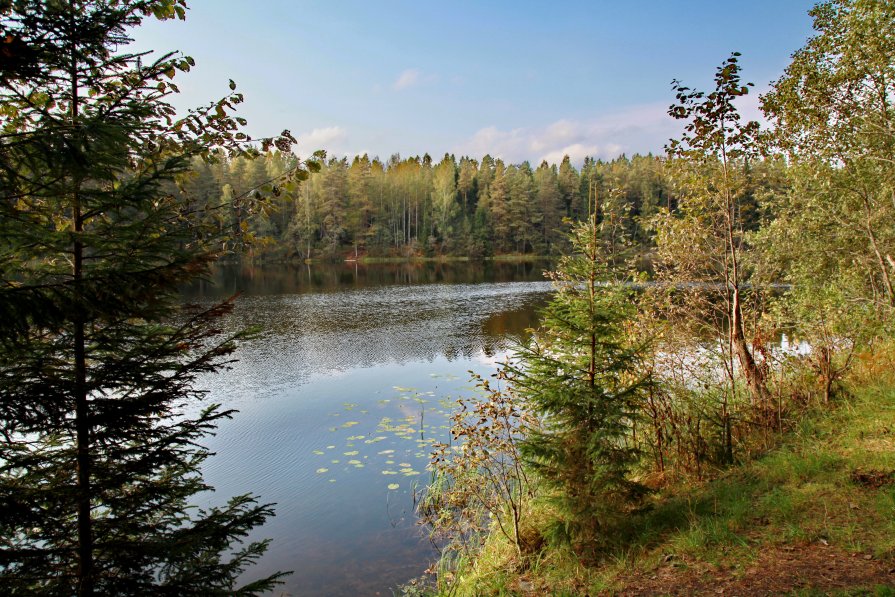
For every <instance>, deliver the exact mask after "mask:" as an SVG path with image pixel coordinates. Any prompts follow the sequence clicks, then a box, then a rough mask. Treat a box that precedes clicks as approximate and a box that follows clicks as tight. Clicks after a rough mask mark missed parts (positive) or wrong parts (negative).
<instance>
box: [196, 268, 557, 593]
mask: <svg viewBox="0 0 895 597" xmlns="http://www.w3.org/2000/svg"><path fill="white" fill-rule="evenodd" d="M546 266H547V264H545V263H502V262H487V263H484V264H474V263H421V264H382V265H368V266H364V265H360V264H356V263H345V264H336V265H311V266H297V267H295V266H292V267H287V266H276V267H271V266H268V267H264V268H259V267H254V268H253V267H250V266H220V267H218V268H217V269H216V270H215V271H214V272H213V276H212V278H211V279H209V280H207V281H204V282H201V283H197V284H196V285H195V286H193V287H191V288H189V289H187V290H185V292H184V294H185V296H186V298H187V300H190V301H193V302H200V303H205V302H212V301H217V300H220V299H221V298H224V297H227V296H230V295H231V294H233V293H236V292H241V295H240V297H239V298H238V299H237V301H236V306H235V309H234V311H233V312H232V314H231V315H230V316H228V318H227V320H226V321H225V322H224V326H225V328H226V329H228V330H237V329H242V328H245V327H249V326H258V327H260V329H261V332H260V334H259V336H258V337H257V338H256V339H253V340H251V341H247V342H245V343H243V344H242V345H241V346H240V348H239V349H238V351H237V353H236V357H237V358H238V359H239V360H238V362H236V363H234V364H233V365H232V368H231V369H230V370H229V371H225V372H223V373H220V374H217V375H214V376H209V377H206V378H203V379H202V380H201V386H202V387H203V388H204V389H207V390H208V391H209V400H210V401H214V402H219V403H221V404H222V405H223V406H224V407H226V408H236V409H238V410H239V411H240V412H239V413H238V414H237V415H236V416H235V417H234V419H233V420H230V421H225V422H224V423H222V424H221V426H220V427H219V429H218V433H217V434H216V435H215V436H214V437H210V438H207V439H206V440H205V444H206V445H207V446H208V447H209V448H210V449H211V450H212V451H214V452H216V455H215V456H213V457H211V458H209V460H208V461H206V464H205V466H204V468H203V470H204V475H205V480H206V481H207V482H208V483H209V484H211V485H212V486H214V487H215V488H216V490H217V491H216V493H215V494H214V495H213V496H211V497H208V496H206V497H205V501H204V502H203V503H202V505H207V504H220V503H223V502H224V501H225V500H226V498H228V497H230V496H233V495H238V494H242V493H249V492H251V493H255V494H256V495H258V496H260V498H261V500H262V502H275V503H276V516H275V517H274V518H272V519H271V520H270V521H268V523H267V524H265V525H264V526H263V527H261V528H259V529H256V530H255V532H254V533H253V535H252V537H251V538H253V539H259V538H265V537H269V538H271V540H272V541H271V544H270V548H269V550H268V552H267V554H266V555H265V556H264V557H263V558H262V559H261V561H260V562H259V563H258V564H257V565H256V566H254V567H253V568H252V569H251V570H250V572H249V573H248V574H247V576H248V577H249V578H257V577H259V576H262V575H266V574H270V573H272V572H274V571H277V570H292V571H294V574H293V575H292V576H290V577H287V579H286V584H285V585H284V586H283V587H282V588H281V589H279V590H278V591H277V592H276V593H277V594H288V595H311V596H313V595H391V594H392V591H391V589H392V588H395V587H397V586H398V585H400V584H402V583H405V582H407V581H408V580H410V579H411V578H415V577H418V576H420V575H421V574H422V573H423V571H424V570H425V568H426V567H427V566H428V565H429V564H430V563H431V562H432V561H433V559H434V558H435V557H436V554H435V552H434V550H433V548H432V546H431V545H430V544H429V542H428V540H427V539H426V537H425V536H424V533H423V530H422V529H421V528H420V527H418V526H417V525H416V519H415V515H414V497H415V495H418V494H419V492H420V491H422V489H423V488H424V487H425V484H426V483H427V481H428V479H429V476H428V472H427V471H426V465H427V463H428V461H429V456H428V454H429V446H430V444H431V443H432V442H433V441H436V440H445V439H446V438H447V436H448V433H447V420H446V416H447V413H449V412H450V410H451V408H452V407H453V405H454V401H455V400H456V399H457V398H458V397H461V396H469V395H470V394H471V393H473V392H474V388H473V385H472V383H471V382H470V374H469V371H470V370H472V371H475V372H477V373H480V374H483V375H489V374H490V373H492V372H493V371H494V369H495V364H496V363H497V362H498V361H499V360H501V359H502V358H503V356H504V355H505V353H506V349H507V347H508V346H509V343H510V341H511V339H512V338H514V337H518V336H521V335H522V334H524V331H525V329H526V328H529V327H532V326H534V325H535V323H536V311H537V308H538V307H540V306H542V305H543V304H544V302H545V300H546V298H547V296H548V294H549V291H550V283H549V282H547V281H545V280H544V278H543V276H542V271H543V270H544V269H545V267H546Z"/></svg>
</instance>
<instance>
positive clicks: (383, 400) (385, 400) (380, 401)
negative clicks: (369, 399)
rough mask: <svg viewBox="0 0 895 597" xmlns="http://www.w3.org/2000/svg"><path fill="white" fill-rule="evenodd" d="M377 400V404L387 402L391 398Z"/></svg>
mask: <svg viewBox="0 0 895 597" xmlns="http://www.w3.org/2000/svg"><path fill="white" fill-rule="evenodd" d="M377 402H379V404H388V403H389V402H391V400H389V399H388V398H384V399H382V400H378V401H377Z"/></svg>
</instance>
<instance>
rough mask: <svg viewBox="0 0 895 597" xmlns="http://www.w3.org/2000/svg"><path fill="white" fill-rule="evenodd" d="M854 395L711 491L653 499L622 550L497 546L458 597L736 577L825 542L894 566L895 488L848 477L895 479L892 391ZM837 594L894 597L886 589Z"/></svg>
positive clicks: (623, 537)
mask: <svg viewBox="0 0 895 597" xmlns="http://www.w3.org/2000/svg"><path fill="white" fill-rule="evenodd" d="M852 393H853V395H852V397H851V398H850V399H848V400H843V401H841V402H839V403H838V404H836V405H834V406H831V407H828V408H826V409H825V410H823V411H820V412H818V413H816V414H815V415H812V416H811V417H809V418H806V419H805V420H803V421H801V422H800V424H799V425H797V427H796V430H795V431H794V432H792V433H790V434H788V435H786V436H784V437H783V438H782V442H781V445H780V446H779V447H778V448H776V449H775V450H773V451H771V452H769V453H767V454H766V455H764V456H763V457H761V458H758V459H756V460H754V461H752V462H749V463H745V464H743V465H741V466H739V467H736V468H733V469H730V470H728V471H726V472H724V473H723V474H721V475H720V476H719V477H718V478H716V479H714V480H713V481H711V482H708V483H703V484H689V485H688V484H681V485H678V486H675V487H670V488H667V489H666V490H664V491H663V492H662V493H661V494H657V495H655V496H654V497H653V498H652V501H651V503H650V504H649V507H648V508H647V509H645V511H644V512H642V513H640V514H636V515H633V516H631V517H629V518H628V519H626V520H625V521H624V522H622V523H620V524H619V525H618V528H616V529H614V531H613V532H614V533H615V535H616V537H617V541H616V544H617V547H616V548H614V549H612V550H611V551H610V552H609V553H608V554H607V556H606V557H605V559H604V560H603V561H602V562H599V563H597V564H596V565H591V566H585V565H583V564H582V563H581V562H580V561H579V560H578V558H577V557H576V556H575V554H574V553H573V552H572V551H571V550H570V549H569V548H562V547H558V548H557V547H555V546H554V547H548V548H545V549H544V550H542V551H541V552H540V553H538V554H535V555H534V556H532V557H530V558H529V560H528V561H526V562H518V561H515V560H514V555H513V553H512V551H511V550H509V549H507V546H504V545H502V542H501V540H500V538H499V537H496V536H495V537H492V538H491V540H490V541H489V543H488V544H487V545H486V547H485V549H484V551H483V553H482V554H481V555H480V557H479V558H478V559H477V561H476V562H475V563H474V564H471V565H470V566H467V568H466V569H465V570H464V571H463V580H462V581H461V582H460V583H459V584H458V590H457V592H456V594H457V595H504V594H518V593H519V592H520V591H519V586H520V584H519V583H520V582H524V583H526V586H528V585H533V586H535V587H537V588H538V590H539V591H541V592H546V593H547V594H564V593H565V594H581V593H583V592H585V591H587V592H589V593H591V594H595V593H599V592H601V591H608V592H615V591H621V590H624V587H625V585H626V582H628V579H630V578H631V577H632V575H638V574H639V575H641V576H642V575H645V574H646V575H648V574H650V573H651V572H652V571H654V570H655V569H657V568H658V567H659V566H662V565H663V562H664V559H663V558H665V557H666V555H667V554H674V558H675V560H674V561H675V562H680V564H678V565H679V566H681V567H682V568H683V567H685V566H688V565H690V564H693V563H706V564H709V565H713V566H716V567H723V568H724V569H725V570H731V571H733V572H731V574H733V575H736V574H738V573H739V571H742V570H745V569H746V568H748V567H749V566H750V565H751V564H753V563H754V562H756V557H758V556H757V554H760V553H761V551H762V548H763V547H781V546H786V545H805V544H808V543H812V542H818V541H822V542H823V544H824V545H830V546H833V547H835V548H837V549H838V550H840V551H842V552H846V553H856V552H860V553H864V554H872V555H873V556H874V557H875V558H877V559H879V558H883V559H889V560H891V559H892V558H893V556H895V486H893V485H888V486H883V487H880V488H876V489H874V488H868V487H864V486H861V485H859V484H856V483H855V482H854V481H853V480H852V473H853V472H854V471H856V470H863V471H868V470H880V471H892V470H895V384H878V385H866V386H863V387H859V388H853V389H852ZM539 509H540V510H539ZM535 510H536V511H535V512H533V513H531V514H530V515H529V516H528V517H526V519H527V521H528V524H534V525H544V524H547V523H548V522H549V519H550V513H549V510H546V509H544V507H543V506H536V507H535ZM514 592H515V593H514ZM796 594H799V595H814V594H819V593H812V592H810V591H808V592H801V593H796ZM841 594H842V595H852V594H873V595H895V592H893V589H892V588H889V587H882V586H880V587H863V588H860V589H859V588H856V589H855V590H854V592H843V593H841Z"/></svg>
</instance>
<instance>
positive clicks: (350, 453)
mask: <svg viewBox="0 0 895 597" xmlns="http://www.w3.org/2000/svg"><path fill="white" fill-rule="evenodd" d="M342 454H344V455H345V456H357V455H358V454H359V452H358V451H357V450H351V451H350V452H342Z"/></svg>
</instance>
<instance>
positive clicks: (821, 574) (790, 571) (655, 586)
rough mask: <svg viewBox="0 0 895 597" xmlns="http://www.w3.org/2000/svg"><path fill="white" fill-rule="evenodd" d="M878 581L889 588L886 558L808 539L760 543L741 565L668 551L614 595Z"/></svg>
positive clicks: (819, 587) (765, 590)
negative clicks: (682, 558) (663, 558)
mask: <svg viewBox="0 0 895 597" xmlns="http://www.w3.org/2000/svg"><path fill="white" fill-rule="evenodd" d="M878 585H885V586H889V587H895V568H893V564H892V562H884V561H880V560H876V559H874V558H873V557H872V556H869V555H867V554H849V553H845V552H843V551H841V550H839V549H836V548H834V547H829V546H826V545H823V544H822V543H812V544H799V545H791V546H782V547H770V548H762V554H761V555H759V556H758V558H757V559H756V560H755V562H753V563H752V564H751V565H750V566H749V567H747V568H746V569H744V570H736V569H724V568H722V567H716V566H714V565H712V564H705V563H695V562H682V561H679V560H677V559H676V558H674V557H671V556H669V557H668V561H667V562H666V563H664V564H663V565H662V566H661V567H660V568H658V569H656V570H653V571H652V572H650V573H648V574H643V575H638V576H635V577H632V578H629V579H628V581H627V582H626V583H625V587H624V588H623V589H622V590H621V591H620V592H619V594H621V595H740V596H747V595H748V596H752V595H781V594H787V593H790V592H792V591H795V590H798V589H809V588H810V589H813V590H815V591H821V592H825V591H838V590H843V589H848V588H857V587H864V588H867V589H872V588H873V587H875V586H878Z"/></svg>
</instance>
